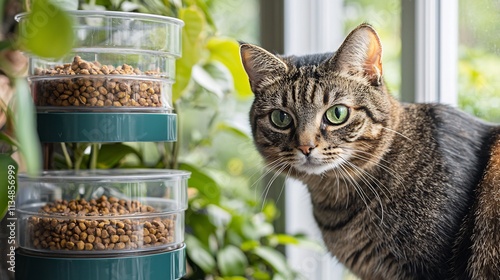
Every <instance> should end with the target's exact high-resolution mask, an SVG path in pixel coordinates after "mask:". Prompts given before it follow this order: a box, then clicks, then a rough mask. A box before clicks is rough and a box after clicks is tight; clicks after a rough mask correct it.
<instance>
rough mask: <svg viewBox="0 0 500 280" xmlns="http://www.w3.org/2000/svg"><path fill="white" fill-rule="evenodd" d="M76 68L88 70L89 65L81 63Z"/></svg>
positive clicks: (84, 62)
mask: <svg viewBox="0 0 500 280" xmlns="http://www.w3.org/2000/svg"><path fill="white" fill-rule="evenodd" d="M78 67H80V68H81V69H89V68H90V65H89V63H88V62H86V61H82V62H80V63H78Z"/></svg>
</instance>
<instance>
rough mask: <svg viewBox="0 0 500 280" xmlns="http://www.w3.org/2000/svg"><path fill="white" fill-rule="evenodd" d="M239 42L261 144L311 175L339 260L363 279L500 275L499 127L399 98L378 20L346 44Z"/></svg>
mask: <svg viewBox="0 0 500 280" xmlns="http://www.w3.org/2000/svg"><path fill="white" fill-rule="evenodd" d="M240 52H241V59H242V63H243V66H244V68H245V70H246V72H247V74H248V77H249V80H250V85H251V88H252V91H253V92H254V94H255V100H254V102H253V105H252V108H251V112H250V121H251V127H252V132H253V137H254V141H255V144H256V147H257V149H258V150H259V152H260V153H261V155H262V156H263V158H264V159H265V161H266V163H267V164H268V166H269V167H271V168H273V169H274V170H277V171H279V172H282V173H284V174H288V175H289V176H292V177H294V178H296V179H298V180H301V181H302V182H304V183H305V184H306V185H307V187H308V190H309V192H310V194H311V200H312V204H313V212H314V213H313V214H314V217H315V220H316V222H317V224H318V226H319V228H320V229H321V232H322V235H323V239H324V242H325V244H326V246H327V247H328V250H329V251H330V252H331V253H332V254H333V255H334V256H335V257H337V258H338V259H339V260H340V262H342V263H343V264H344V265H345V266H346V267H348V268H349V269H350V270H351V271H352V272H353V273H355V274H356V275H358V276H359V277H361V278H362V279H500V126H496V125H493V124H487V123H485V122H483V121H480V120H478V119H475V118H474V117H472V116H469V115H467V114H465V113H462V112H460V111H458V110H456V109H454V108H451V107H449V106H445V105H440V104H403V103H400V102H398V101H396V100H395V99H394V98H393V97H392V96H391V94H390V93H389V92H388V90H387V88H386V85H385V83H384V80H383V78H382V72H383V71H382V63H381V56H382V49H381V43H380V40H379V37H378V35H377V33H376V31H375V30H374V29H373V28H372V27H371V26H370V25H368V24H362V25H360V26H359V27H357V28H356V29H355V30H353V31H352V32H351V33H350V34H349V35H348V36H347V37H346V39H345V41H344V42H343V44H342V45H341V46H340V48H339V49H338V50H337V52H335V53H327V54H317V55H308V56H301V57H296V56H287V57H283V56H279V55H274V54H271V53H270V52H268V51H266V50H264V49H262V48H260V47H258V46H254V45H251V44H242V45H241V47H240Z"/></svg>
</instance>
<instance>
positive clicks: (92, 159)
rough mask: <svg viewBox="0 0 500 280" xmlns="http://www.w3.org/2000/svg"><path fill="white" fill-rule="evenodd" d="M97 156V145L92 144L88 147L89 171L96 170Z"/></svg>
mask: <svg viewBox="0 0 500 280" xmlns="http://www.w3.org/2000/svg"><path fill="white" fill-rule="evenodd" d="M98 154H99V144H98V143H94V144H92V146H91V147H90V166H89V169H92V170H94V169H96V168H97V156H98Z"/></svg>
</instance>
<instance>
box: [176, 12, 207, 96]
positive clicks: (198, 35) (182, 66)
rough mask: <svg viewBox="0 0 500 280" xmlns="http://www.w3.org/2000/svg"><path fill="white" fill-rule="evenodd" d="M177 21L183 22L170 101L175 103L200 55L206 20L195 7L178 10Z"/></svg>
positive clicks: (186, 84) (187, 82)
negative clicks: (179, 54) (180, 45)
mask: <svg viewBox="0 0 500 280" xmlns="http://www.w3.org/2000/svg"><path fill="white" fill-rule="evenodd" d="M179 19H181V20H183V21H184V28H183V31H182V57H181V58H179V59H177V61H176V63H175V71H176V75H175V83H174V85H173V93H172V99H173V101H174V102H175V101H176V100H177V99H178V98H179V97H180V96H181V95H182V93H183V92H184V90H185V88H186V87H187V86H188V84H189V81H190V79H191V71H192V68H193V66H194V65H196V64H197V63H198V62H199V60H200V58H201V54H202V42H203V36H202V34H203V30H204V29H205V25H206V20H205V16H204V14H203V12H202V11H200V9H199V8H197V7H196V6H191V7H188V8H183V9H180V11H179Z"/></svg>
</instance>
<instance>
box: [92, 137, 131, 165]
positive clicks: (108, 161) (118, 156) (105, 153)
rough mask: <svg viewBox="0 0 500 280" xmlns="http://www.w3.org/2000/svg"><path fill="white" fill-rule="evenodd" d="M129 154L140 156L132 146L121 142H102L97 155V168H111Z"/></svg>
mask: <svg viewBox="0 0 500 280" xmlns="http://www.w3.org/2000/svg"><path fill="white" fill-rule="evenodd" d="M129 154H136V155H137V156H138V157H140V154H139V153H138V152H137V151H136V150H135V149H134V148H132V147H131V146H128V145H125V144H123V143H113V144H103V145H102V146H101V148H100V149H99V154H98V156H97V168H101V169H107V168H113V167H115V166H116V165H117V164H118V163H119V162H120V161H121V160H123V159H124V158H125V157H126V156H127V155H129Z"/></svg>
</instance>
